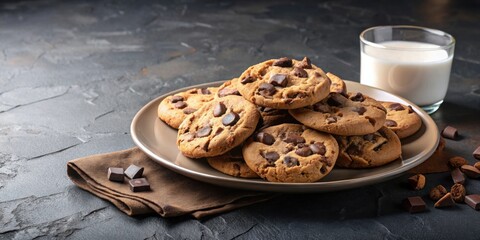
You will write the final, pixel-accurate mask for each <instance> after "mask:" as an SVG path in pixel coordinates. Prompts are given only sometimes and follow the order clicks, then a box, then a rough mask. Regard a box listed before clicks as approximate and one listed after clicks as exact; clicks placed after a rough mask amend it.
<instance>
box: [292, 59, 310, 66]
mask: <svg viewBox="0 0 480 240" xmlns="http://www.w3.org/2000/svg"><path fill="white" fill-rule="evenodd" d="M295 67H299V68H312V62H311V61H310V58H308V57H304V58H303V60H302V61H301V62H297V63H296V64H295Z"/></svg>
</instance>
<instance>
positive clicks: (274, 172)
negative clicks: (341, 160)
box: [242, 124, 339, 183]
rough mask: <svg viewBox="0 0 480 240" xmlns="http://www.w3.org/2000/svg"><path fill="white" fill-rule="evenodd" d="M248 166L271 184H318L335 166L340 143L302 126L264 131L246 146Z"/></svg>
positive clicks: (278, 126) (244, 152) (281, 127)
mask: <svg viewBox="0 0 480 240" xmlns="http://www.w3.org/2000/svg"><path fill="white" fill-rule="evenodd" d="M242 152H243V157H244V159H245V162H246V163H247V165H248V166H249V167H250V168H251V169H252V170H253V171H254V172H256V173H257V174H258V175H259V176H260V177H262V178H264V179H266V180H268V181H271V182H299V183H300V182H316V181H318V180H320V179H321V178H323V177H324V176H325V175H327V174H328V173H329V172H330V171H331V170H332V168H333V166H334V165H335V161H336V159H337V156H338V152H339V149H338V144H337V142H336V141H335V138H333V136H332V135H330V134H327V133H322V132H318V131H316V130H313V129H310V128H307V127H305V126H303V125H300V124H280V125H276V126H272V127H268V128H265V129H262V130H261V131H259V132H257V133H256V134H255V135H254V136H252V137H251V138H249V140H248V141H247V142H246V144H245V145H244V147H243V151H242Z"/></svg>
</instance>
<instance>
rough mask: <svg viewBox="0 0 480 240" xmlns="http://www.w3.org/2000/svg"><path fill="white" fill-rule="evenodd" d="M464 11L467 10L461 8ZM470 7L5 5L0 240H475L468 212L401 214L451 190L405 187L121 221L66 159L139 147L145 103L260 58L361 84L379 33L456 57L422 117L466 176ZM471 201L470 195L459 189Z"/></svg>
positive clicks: (445, 180)
mask: <svg viewBox="0 0 480 240" xmlns="http://www.w3.org/2000/svg"><path fill="white" fill-rule="evenodd" d="M461 2H462V3H461ZM479 9H480V6H479V2H478V1H449V0H447V1H415V2H404V1H372V2H370V3H369V2H363V1H362V2H358V3H357V2H354V1H330V2H315V1H311V2H302V3H299V2H297V3H295V2H285V1H275V2H274V1H265V2H263V1H251V2H248V3H244V2H241V1H239V2H231V1H219V2H215V1H182V2H178V3H171V2H170V1H165V2H163V3H162V2H156V1H151V2H149V1H129V2H122V1H120V2H119V1H103V2H96V1H92V2H80V1H78V2H74V1H70V2H68V3H67V2H63V1H49V0H46V1H31V2H30V1H29V2H14V1H12V2H11V3H2V4H0V49H1V51H0V239H31V238H67V237H68V238H72V239H102V238H103V239H144V238H145V239H184V238H186V239H200V238H202V239H217V238H218V239H232V238H236V239H273V238H275V239H306V238H313V239H318V238H337V239H354V238H356V239H404V238H405V239H452V238H457V239H479V238H480V229H479V228H478V223H479V222H480V213H479V212H477V211H474V210H473V209H471V208H470V207H468V206H467V205H465V204H457V206H455V207H454V208H451V209H445V210H439V209H435V208H433V203H432V202H431V201H428V200H427V203H428V207H429V211H427V212H425V213H421V214H409V213H406V212H405V211H403V210H402V209H401V208H400V206H399V204H400V201H401V199H403V198H405V197H406V196H411V195H417V194H420V195H425V194H427V192H428V189H430V188H431V187H433V186H435V185H436V184H440V183H441V184H444V185H445V186H450V185H451V180H450V179H449V174H448V173H443V174H433V175H429V176H427V178H428V180H427V187H426V188H425V189H424V190H422V191H421V192H414V191H412V190H409V189H408V188H407V187H405V185H404V184H405V181H406V178H407V177H408V176H407V175H405V176H402V177H399V178H396V179H393V180H390V181H387V182H384V183H381V184H377V185H373V186H367V187H362V188H358V189H353V190H348V191H341V192H333V193H323V194H299V195H283V196H281V197H278V198H276V199H274V200H271V201H268V202H265V203H260V204H257V205H253V206H249V207H244V208H242V209H238V210H235V211H232V212H229V213H225V214H221V215H218V216H215V217H212V218H209V219H206V220H201V221H198V220H193V219H190V218H175V219H163V218H161V217H158V216H150V217H144V218H132V217H128V216H126V215H124V214H123V213H121V212H120V211H118V210H117V209H116V208H115V207H114V206H113V205H112V204H110V203H108V202H105V201H102V200H100V199H98V198H96V197H94V196H92V195H91V194H89V193H87V192H84V191H82V190H80V189H79V188H77V187H76V186H75V185H73V184H72V182H71V181H70V180H69V179H68V177H67V176H66V162H67V161H68V160H70V159H74V158H78V157H82V156H87V155H90V154H97V153H103V152H109V151H116V150H121V149H126V148H130V147H132V146H134V144H133V142H132V140H131V137H130V132H129V126H130V122H131V119H132V118H133V116H134V114H135V113H136V112H137V111H138V110H139V109H140V108H141V107H142V106H143V105H144V104H146V103H147V102H148V101H150V100H151V99H153V98H155V97H156V96H159V95H161V94H163V93H166V92H169V91H171V90H174V89H177V88H180V87H185V86H189V85H193V84H199V83H205V82H212V81H217V80H222V79H229V78H232V77H235V76H238V75H239V74H240V73H241V71H242V70H243V69H245V68H246V67H248V66H249V65H251V64H253V63H257V62H260V61H262V60H265V59H269V58H275V57H281V56H289V57H294V58H301V57H303V56H309V57H310V58H311V59H312V61H313V62H314V63H316V64H317V65H319V66H321V67H322V68H324V69H326V70H328V71H332V72H334V73H338V74H339V75H341V76H342V77H343V78H345V79H352V80H356V81H358V79H359V70H360V67H359V59H360V57H359V43H358V34H359V33H360V32H361V30H362V29H365V28H367V27H370V26H374V25H381V24H411V25H423V26H427V27H432V28H438V29H442V30H444V31H446V32H449V33H451V34H452V35H454V36H455V37H456V40H457V47H456V50H455V59H454V64H453V73H452V76H451V82H450V88H449V91H448V94H447V97H446V102H445V103H444V104H443V106H442V107H441V109H440V110H439V111H438V112H436V113H435V114H433V115H432V117H433V118H434V120H435V121H436V123H437V124H438V126H439V128H440V129H443V127H444V126H446V125H451V126H455V127H457V128H458V129H459V132H460V134H461V136H462V139H461V140H459V141H447V148H448V150H449V151H451V152H452V153H454V154H458V155H461V156H465V157H467V158H468V159H469V161H470V162H471V163H473V162H474V159H473V158H472V156H471V153H472V152H473V150H474V148H475V146H476V145H479V144H480V120H479V117H480V60H479V56H480V48H479V44H478V41H479V40H480V11H479ZM466 187H467V189H468V190H469V191H470V192H476V193H480V181H476V180H470V181H468V183H467V186H466Z"/></svg>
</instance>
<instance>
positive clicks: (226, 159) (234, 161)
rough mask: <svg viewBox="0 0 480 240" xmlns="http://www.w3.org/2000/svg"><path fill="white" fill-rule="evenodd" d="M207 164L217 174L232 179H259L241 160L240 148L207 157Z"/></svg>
mask: <svg viewBox="0 0 480 240" xmlns="http://www.w3.org/2000/svg"><path fill="white" fill-rule="evenodd" d="M207 162H208V164H209V165H210V166H211V167H212V168H214V169H216V170H217V171H219V172H222V173H225V174H227V175H230V176H234V177H241V178H259V176H258V175H257V174H256V173H255V172H254V171H253V170H252V169H250V168H249V167H248V166H247V164H246V163H245V160H243V155H242V147H241V146H239V147H236V148H234V149H232V150H230V151H229V152H227V153H224V154H222V155H220V156H216V157H208V158H207Z"/></svg>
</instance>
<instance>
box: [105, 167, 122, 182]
mask: <svg viewBox="0 0 480 240" xmlns="http://www.w3.org/2000/svg"><path fill="white" fill-rule="evenodd" d="M123 179H124V176H123V168H117V167H109V168H108V180H110V181H113V182H123Z"/></svg>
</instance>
